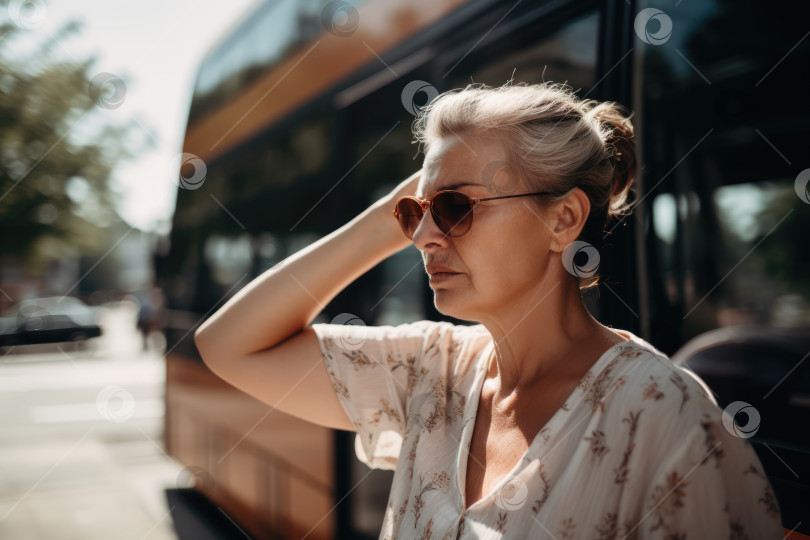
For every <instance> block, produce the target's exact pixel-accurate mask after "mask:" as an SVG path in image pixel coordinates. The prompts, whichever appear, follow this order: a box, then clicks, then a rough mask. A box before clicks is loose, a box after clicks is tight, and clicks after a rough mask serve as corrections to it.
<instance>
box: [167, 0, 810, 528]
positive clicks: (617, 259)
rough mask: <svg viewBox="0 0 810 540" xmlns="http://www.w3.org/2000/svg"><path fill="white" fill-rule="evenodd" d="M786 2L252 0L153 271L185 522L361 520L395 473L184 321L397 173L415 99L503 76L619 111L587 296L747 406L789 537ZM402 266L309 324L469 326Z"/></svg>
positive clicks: (800, 417)
mask: <svg viewBox="0 0 810 540" xmlns="http://www.w3.org/2000/svg"><path fill="white" fill-rule="evenodd" d="M794 11H796V10H794ZM795 15H796V13H794V12H793V11H791V10H790V9H788V8H785V9H780V10H779V11H778V12H777V11H771V10H769V9H768V8H767V5H766V3H765V2H764V0H761V1H755V2H742V3H741V2H729V1H722V0H707V1H702V2H688V1H687V2H663V1H661V2H658V1H630V0H628V1H619V0H614V1H586V0H581V1H578V2H573V1H567V0H551V1H534V2H530V1H525V2H522V1H520V0H517V1H515V2H496V1H489V0H479V1H463V0H431V1H427V0H425V1H422V0H417V1H413V0H412V1H409V2H406V1H402V0H397V1H383V0H376V1H375V0H366V1H362V0H359V1H354V2H325V1H321V2H318V1H315V2H299V1H296V0H278V1H268V2H265V3H262V4H260V5H258V6H257V7H256V8H255V9H254V11H253V12H251V13H250V14H249V15H248V16H246V17H245V18H244V19H243V20H242V22H240V23H239V24H238V25H237V26H235V27H234V28H232V29H230V31H228V32H227V35H225V36H224V37H223V39H221V40H220V41H219V43H218V44H216V45H215V46H214V47H213V48H212V49H211V50H210V52H209V54H207V56H206V57H205V59H204V60H203V61H202V63H201V65H200V67H199V71H198V74H197V79H196V83H195V88H194V93H193V99H192V102H191V106H190V110H189V112H188V124H187V127H186V133H185V139H184V146H183V153H184V154H183V158H182V160H181V162H182V165H181V167H180V171H179V172H180V174H179V178H180V180H179V188H178V191H177V206H176V211H175V214H174V218H173V228H172V232H171V236H170V245H169V248H168V254H167V255H166V256H165V259H163V260H162V261H161V263H160V265H159V271H158V280H159V283H158V285H159V286H161V287H162V288H163V290H164V291H165V294H166V298H167V307H168V308H169V313H170V317H169V320H168V323H167V326H166V328H165V333H166V338H167V343H168V345H167V355H166V369H167V383H166V385H167V386H166V426H165V428H166V431H165V440H166V445H167V449H168V452H169V453H170V454H171V455H172V456H173V457H175V458H176V459H177V460H179V461H180V462H182V463H183V464H184V465H186V466H187V472H188V473H189V476H190V477H193V478H194V482H189V484H192V483H193V484H194V487H190V488H183V487H181V488H178V489H177V490H170V491H171V492H170V493H169V497H170V499H171V504H172V505H173V507H174V510H173V517H174V520H175V523H176V525H177V527H178V531H180V532H181V537H183V534H185V533H184V532H183V531H191V530H197V531H198V533H199V531H203V530H207V531H227V530H231V531H232V532H231V533H227V532H222V533H221V534H220V537H223V536H227V535H228V534H234V535H235V536H234V537H239V538H241V537H243V536H240V535H239V532H236V531H240V532H242V533H244V534H245V535H248V536H250V537H252V538H303V537H306V538H312V539H316V538H376V537H377V536H378V534H379V528H380V524H381V523H382V517H383V512H384V508H385V504H386V501H387V496H388V491H389V488H390V482H391V478H392V476H393V473H392V472H391V471H382V470H373V471H372V470H369V469H368V468H367V467H366V466H365V465H363V464H361V462H360V461H358V460H357V458H356V456H355V434H354V433H351V432H345V431H339V430H331V429H327V428H323V427H320V426H316V425H313V424H309V423H306V422H304V421H302V420H299V419H296V418H294V417H291V416H289V415H286V414H284V413H281V412H278V411H274V410H272V409H271V408H270V407H268V406H267V405H265V404H263V403H260V402H259V401H257V400H255V399H254V398H252V397H250V396H248V395H245V394H243V393H242V392H240V391H239V390H237V389H235V388H233V387H231V386H230V385H228V384H227V383H225V382H223V381H221V380H220V379H219V378H218V377H216V376H215V375H213V374H212V373H211V372H210V371H209V370H208V369H207V367H206V366H205V365H204V364H203V362H202V361H201V359H200V357H199V355H198V353H197V351H196V349H195V345H194V342H193V339H192V338H193V332H194V330H195V329H196V328H197V326H198V325H199V324H200V323H201V322H202V321H203V320H205V318H206V317H208V316H209V315H210V314H211V313H213V312H214V311H215V310H216V309H217V308H218V307H219V306H221V305H222V304H223V303H224V302H225V301H226V300H227V299H228V298H230V297H231V296H232V295H233V294H235V293H236V292H237V291H238V290H239V289H240V288H241V287H243V286H245V285H246V284H247V283H249V282H250V281H251V280H252V279H253V278H255V277H256V276H258V275H259V274H261V273H262V272H264V271H265V270H266V269H268V268H270V267H272V266H274V265H275V264H277V263H278V262H280V261H282V260H283V259H284V258H285V257H287V256H289V255H291V254H293V253H295V252H297V251H299V250H300V249H302V248H303V247H305V246H307V245H309V244H310V243H312V242H313V241H315V240H317V239H318V238H321V237H323V236H325V235H327V234H329V233H330V232H332V231H334V230H335V229H337V228H339V227H341V226H343V225H344V224H345V223H346V222H348V221H349V220H351V219H352V218H353V217H355V216H356V215H357V214H358V213H360V212H362V211H363V210H364V209H366V208H367V207H368V206H369V205H370V204H371V203H372V202H374V201H376V200H377V199H379V198H380V197H381V196H383V195H384V194H386V193H388V192H389V191H390V190H391V189H392V188H393V187H394V186H395V185H397V184H398V183H399V182H400V181H401V180H402V179H404V178H406V177H407V176H409V175H410V174H412V173H413V172H415V171H416V170H418V168H419V167H420V166H421V157H420V156H417V155H416V153H417V148H416V146H415V145H413V144H411V141H412V136H411V131H410V128H411V123H412V121H413V119H414V115H415V114H418V112H419V107H420V106H423V105H424V104H425V103H427V101H428V100H429V99H432V97H433V96H435V95H436V94H438V93H440V92H444V91H446V90H449V89H453V88H460V87H464V86H466V85H467V84H469V83H471V82H475V83H485V84H487V85H490V86H500V85H502V84H504V83H505V82H506V81H507V80H509V79H510V78H512V77H514V79H515V81H518V82H527V83H530V84H531V83H538V82H544V81H551V82H565V83H568V84H569V85H570V86H572V87H573V88H574V89H575V90H578V95H579V96H580V97H587V98H593V99H598V100H611V101H617V102H619V103H621V104H623V105H626V106H627V107H629V108H630V109H631V110H633V111H634V116H633V118H632V120H633V123H634V125H635V128H636V135H637V137H636V138H637V144H638V149H639V163H640V167H639V171H638V175H637V177H636V181H635V187H634V191H633V195H632V200H633V201H634V203H635V210H634V212H633V214H632V216H630V217H629V218H626V219H624V220H622V221H619V222H615V223H612V224H611V225H610V226H609V227H607V228H606V234H605V237H604V242H603V244H602V245H598V246H596V247H597V248H598V249H599V250H600V252H601V254H602V257H601V267H600V271H601V273H602V275H603V276H604V277H603V283H602V284H601V285H600V286H599V287H597V288H594V289H590V290H588V291H587V292H586V293H585V300H586V304H587V306H588V308H589V310H590V311H591V313H592V314H593V315H594V317H596V318H597V319H598V320H599V321H600V322H602V323H603V324H606V325H610V326H613V327H616V328H624V329H628V330H630V331H632V332H634V333H636V334H637V335H639V336H640V337H642V338H644V339H646V340H648V341H649V342H651V343H652V344H654V345H655V346H656V347H658V348H659V349H661V350H662V351H663V352H665V353H667V354H669V355H670V356H671V357H672V359H673V361H675V362H676V363H681V364H683V365H685V366H688V367H690V368H691V369H692V370H694V371H695V372H696V373H698V374H699V375H700V376H701V377H702V378H703V379H704V380H705V381H706V382H707V383H708V385H709V386H710V388H711V390H712V391H713V392H714V393H715V396H716V399H717V401H718V404H719V405H720V407H723V408H725V407H727V406H729V405H730V404H733V403H735V402H743V403H745V404H746V405H749V406H750V407H751V408H749V409H748V411H747V412H746V413H745V414H748V419H747V420H746V418H745V414H743V415H742V416H741V417H740V418H737V417H735V418H734V419H735V421H737V422H738V423H739V424H740V425H742V424H745V425H747V426H749V427H750V426H751V424H752V423H756V426H755V427H756V433H755V434H753V435H752V436H751V437H750V438H749V439H748V440H749V441H750V442H751V443H752V445H753V446H754V448H755V449H756V451H757V453H758V455H759V457H760V459H761V460H762V463H763V466H764V467H765V469H766V472H767V473H768V475H769V477H770V480H771V482H772V485H773V487H774V491H775V494H776V496H777V498H778V501H779V504H780V507H781V510H782V514H783V527H784V528H785V532H786V533H787V532H789V531H793V532H792V537H794V538H799V537H802V534H801V533H805V534H810V532H809V531H810V513H808V508H807V501H808V500H810V459H808V449H810V438H809V437H810V435H808V426H810V421H808V420H809V419H810V415H808V406H810V361H807V360H806V359H807V356H808V355H810V271H809V270H808V269H810V255H808V253H810V250H808V249H806V245H807V244H806V238H807V236H806V235H807V234H808V233H809V232H810V191H808V175H810V169H808V167H809V166H810V165H808V162H807V157H806V156H807V143H808V137H807V126H808V125H810V118H809V117H810V113H809V112H808V109H807V107H806V106H801V105H799V106H794V105H790V103H791V101H790V100H791V99H793V98H797V97H798V96H800V95H802V90H801V88H802V87H801V85H800V82H799V80H797V79H800V74H802V73H806V71H807V67H808V65H810V39H806V38H807V37H808V34H807V33H806V32H807V29H806V24H805V21H804V19H803V18H802V17H800V16H795ZM797 101H798V99H797ZM802 156H805V157H804V158H803V157H802ZM392 219H393V218H392ZM802 231H804V232H802ZM803 239H804V240H803ZM421 264H422V262H421V257H420V254H419V252H418V251H417V250H416V248H415V247H413V246H410V247H409V248H407V249H405V250H403V251H401V252H399V253H397V254H396V255H395V256H392V257H390V258H389V259H387V260H386V261H384V262H383V263H381V264H379V265H378V266H377V267H375V268H373V269H372V270H371V271H369V272H368V273H366V274H365V275H364V276H363V277H362V278H360V279H358V280H357V281H356V282H354V283H353V284H351V285H350V286H349V287H348V288H347V289H345V290H344V291H343V292H342V293H341V294H340V295H338V296H337V297H336V298H335V299H334V300H333V301H332V302H331V303H330V304H329V305H327V306H325V307H324V309H323V311H322V313H321V314H320V315H319V316H318V318H317V319H316V320H315V322H325V323H328V322H331V321H333V320H334V319H335V318H336V317H338V316H342V315H343V314H350V315H352V316H354V317H359V318H360V319H362V321H363V322H364V323H365V324H367V325H382V324H391V325H396V324H400V323H404V322H413V321H416V320H420V319H431V320H436V321H439V320H449V321H451V322H453V323H455V324H465V321H457V320H453V319H448V318H447V317H445V316H443V315H442V314H441V313H439V312H437V311H436V310H435V308H434V306H433V302H432V292H431V290H430V288H429V286H428V284H427V280H426V276H425V273H424V272H421V271H419V266H420V265H421ZM414 268H416V271H413V270H414ZM267 309H274V306H267ZM195 527H196V529H195ZM229 527H230V529H229ZM210 534H214V533H210ZM207 537H209V536H205V535H203V534H202V533H199V534H198V535H197V536H196V538H207ZM210 537H212V538H213V537H216V535H215V534H214V535H213V536H210Z"/></svg>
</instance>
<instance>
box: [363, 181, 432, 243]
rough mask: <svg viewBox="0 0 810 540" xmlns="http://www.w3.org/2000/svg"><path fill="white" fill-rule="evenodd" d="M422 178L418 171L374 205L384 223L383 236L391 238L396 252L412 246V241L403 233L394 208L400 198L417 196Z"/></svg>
mask: <svg viewBox="0 0 810 540" xmlns="http://www.w3.org/2000/svg"><path fill="white" fill-rule="evenodd" d="M421 176H422V170H421V169H420V170H418V171H416V172H415V173H413V174H412V175H410V176H409V177H408V178H406V179H405V180H403V181H402V182H400V184H399V185H398V186H397V187H395V188H394V189H393V190H392V191H391V193H389V194H388V195H386V196H384V197H382V198H381V199H380V200H378V201H377V202H376V203H374V205H373V206H374V207H375V208H374V210H373V211H374V213H375V214H379V216H380V219H381V220H382V222H383V223H384V225H383V226H382V227H380V228H379V232H380V233H381V234H386V235H387V236H388V237H389V238H390V241H389V245H390V246H393V247H394V249H395V250H396V251H399V250H400V249H403V248H406V247H408V246H409V245H411V240H410V239H409V238H408V237H407V236H405V235H404V234H403V233H402V229H401V228H400V226H399V224H398V223H397V221H396V219H395V218H394V207H395V206H396V202H397V200H399V198H400V197H406V196H410V197H413V196H414V195H415V194H416V188H417V186H418V184H419V178H421Z"/></svg>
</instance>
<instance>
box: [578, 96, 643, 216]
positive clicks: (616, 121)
mask: <svg viewBox="0 0 810 540" xmlns="http://www.w3.org/2000/svg"><path fill="white" fill-rule="evenodd" d="M583 105H584V107H585V111H584V116H585V117H590V118H592V119H593V120H594V121H596V122H598V124H599V130H600V131H601V132H602V134H603V135H604V140H605V147H606V150H607V152H608V156H607V157H608V159H609V160H610V161H611V163H612V164H613V167H614V171H613V179H612V181H611V185H612V192H611V197H610V204H609V205H608V217H609V218H610V217H614V216H618V215H622V214H624V213H625V212H626V211H627V210H628V209H629V207H630V205H629V204H627V196H628V194H629V191H630V187H631V186H632V184H633V179H634V177H635V174H636V149H635V145H634V144H633V138H634V137H635V132H634V129H633V124H632V122H631V121H630V118H631V117H632V116H633V115H632V114H631V113H630V111H628V109H627V108H626V107H624V106H623V105H621V104H619V103H616V102H613V101H605V102H601V103H600V102H597V101H594V100H587V101H586V102H583Z"/></svg>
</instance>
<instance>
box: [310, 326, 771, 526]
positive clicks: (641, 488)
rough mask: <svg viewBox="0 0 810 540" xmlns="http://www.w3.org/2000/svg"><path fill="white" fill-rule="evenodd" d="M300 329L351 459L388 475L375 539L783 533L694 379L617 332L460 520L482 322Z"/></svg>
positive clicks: (754, 474)
mask: <svg viewBox="0 0 810 540" xmlns="http://www.w3.org/2000/svg"><path fill="white" fill-rule="evenodd" d="M312 328H313V330H314V331H315V333H316V335H317V337H318V340H319V344H320V347H321V350H322V352H323V359H324V362H325V364H326V367H327V370H328V372H329V377H330V378H331V381H332V384H333V385H334V387H335V390H336V392H337V394H338V396H339V400H340V402H341V404H342V405H343V408H344V409H345V410H346V414H347V415H348V417H349V418H350V419H351V421H352V423H353V424H354V427H355V429H356V431H357V438H356V441H355V449H356V453H357V457H358V458H359V459H360V460H361V461H362V462H363V463H365V464H366V465H368V466H369V467H371V468H379V469H394V470H395V473H394V478H393V484H392V486H391V492H390V495H389V498H388V504H387V507H386V512H385V519H384V522H383V524H382V530H381V532H380V538H381V539H389V538H419V539H434V540H445V539H456V538H482V539H488V538H515V539H525V538H544V539H545V538H549V539H558V540H563V539H569V538H588V539H594V540H606V539H613V538H645V539H646V538H660V539H676V538H677V539H705V538H712V539H714V538H741V539H742V538H751V539H754V538H756V539H770V538H782V525H781V522H782V520H781V515H780V509H779V505H778V503H777V500H776V498H775V496H774V493H773V490H772V487H771V485H770V482H769V481H768V479H767V477H766V476H765V475H764V473H763V467H762V464H761V463H760V461H759V459H758V457H757V455H756V453H755V452H754V450H753V448H752V446H751V444H750V443H749V442H748V440H747V439H744V438H739V437H737V436H735V435H733V434H732V433H730V432H729V431H728V430H727V429H726V428H725V427H724V425H723V422H722V410H721V409H720V408H719V407H718V405H717V403H716V401H715V400H714V398H713V397H712V395H711V392H710V391H709V390H708V387H707V386H706V385H705V383H704V382H703V381H702V380H701V379H700V378H699V377H698V376H697V375H696V374H694V373H693V372H691V371H689V370H687V369H684V368H682V367H679V366H676V365H675V364H673V363H672V361H671V360H670V359H669V358H668V357H667V356H666V355H665V354H663V353H662V352H660V351H658V350H657V349H655V348H654V347H653V346H652V345H650V344H649V343H647V342H646V341H644V340H642V339H641V338H639V337H637V336H635V335H634V334H632V333H630V332H627V334H628V335H630V336H631V337H632V339H631V340H630V341H625V342H623V343H618V344H616V345H614V346H613V347H611V348H610V349H608V350H607V351H606V352H605V353H604V354H602V356H601V357H600V358H599V359H598V360H597V362H596V363H595V364H594V365H593V367H591V369H590V370H589V371H588V373H587V374H586V375H585V376H584V377H583V378H582V379H581V381H580V382H579V385H578V386H577V388H575V389H574V391H573V392H572V393H571V395H570V396H568V399H567V400H566V402H565V404H564V405H563V406H562V408H561V409H559V410H558V411H557V412H556V413H555V414H554V415H553V416H552V418H551V419H550V420H549V421H548V423H547V424H546V425H545V426H544V427H543V428H542V429H541V430H540V431H539V432H538V433H537V435H536V437H535V438H534V440H533V441H532V442H531V444H530V445H529V448H528V450H527V451H526V452H525V454H524V455H523V457H522V459H520V461H518V462H517V464H516V465H515V466H514V468H513V469H512V471H511V472H510V473H509V474H507V475H506V476H504V477H503V478H502V479H501V481H500V482H499V483H498V484H497V485H496V486H495V487H494V488H493V489H492V491H491V492H490V493H488V494H486V495H484V497H483V498H482V499H481V500H479V501H476V502H475V503H473V504H472V505H471V506H470V507H469V508H467V509H466V511H465V501H464V493H465V488H464V484H465V479H466V467H467V457H468V453H469V448H470V444H471V437H472V431H473V427H474V424H475V417H476V414H477V410H478V404H479V397H480V393H481V387H482V385H483V383H484V379H485V375H486V373H487V368H488V361H489V358H490V355H491V354H492V352H493V348H494V346H493V342H492V337H491V336H490V334H489V332H488V331H487V330H486V328H485V327H484V326H483V325H481V324H479V325H474V326H464V325H453V324H452V323H449V322H446V321H442V322H435V321H427V320H423V321H417V322H414V323H407V324H401V325H398V326H356V325H338V324H313V325H312Z"/></svg>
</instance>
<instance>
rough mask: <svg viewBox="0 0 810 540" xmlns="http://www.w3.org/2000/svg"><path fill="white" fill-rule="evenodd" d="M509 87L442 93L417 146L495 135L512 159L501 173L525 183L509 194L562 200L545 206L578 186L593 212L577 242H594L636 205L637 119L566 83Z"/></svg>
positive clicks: (418, 124)
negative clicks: (581, 94)
mask: <svg viewBox="0 0 810 540" xmlns="http://www.w3.org/2000/svg"><path fill="white" fill-rule="evenodd" d="M511 83H512V80H510V81H508V82H507V83H506V84H505V85H504V86H501V87H496V88H493V87H488V86H486V85H483V84H480V83H476V84H470V85H467V87H466V88H464V89H457V90H450V91H447V92H445V93H443V94H441V95H439V96H438V97H436V98H435V99H434V100H433V101H431V102H430V103H429V104H428V105H427V106H425V107H424V108H423V110H422V113H421V114H419V115H418V116H417V117H416V119H415V120H414V123H413V126H412V130H413V134H414V137H415V138H416V141H414V142H418V143H422V144H424V148H423V151H424V152H425V154H427V152H428V150H429V149H430V146H431V145H432V144H433V143H434V142H436V141H437V140H438V139H440V138H442V137H450V136H458V135H460V134H462V133H463V134H473V135H475V134H483V135H486V136H494V137H496V138H497V139H498V140H500V141H501V143H502V145H503V148H504V151H505V155H506V163H504V164H502V166H499V167H497V168H499V169H500V168H507V169H508V170H509V171H510V172H511V173H512V176H513V178H516V179H517V181H518V182H519V183H521V185H520V186H511V188H513V189H511V190H510V192H511V191H514V192H515V193H517V190H516V189H514V188H517V187H521V188H523V189H526V190H528V191H532V192H533V191H545V190H548V191H553V192H554V193H555V195H556V194H560V195H559V196H552V197H532V198H531V199H532V200H534V201H535V202H536V203H537V204H538V205H539V206H545V205H548V204H554V203H556V202H558V201H560V200H562V199H563V198H565V197H566V196H567V195H568V193H570V191H571V190H573V189H574V188H579V189H581V190H582V191H583V192H584V193H585V194H586V195H587V196H588V199H589V200H590V203H591V212H590V215H589V217H588V220H587V222H586V224H585V226H584V227H583V229H582V232H581V234H580V236H579V238H578V239H579V240H583V241H585V242H588V243H591V244H593V243H594V242H596V241H597V240H598V238H597V237H598V236H599V234H600V232H602V231H603V229H604V227H605V226H606V225H607V224H608V223H609V222H610V220H611V219H613V218H615V217H620V216H624V215H627V214H628V213H629V211H630V209H631V207H632V205H631V204H630V203H628V200H627V199H628V194H629V192H630V187H631V184H632V182H633V178H634V176H635V172H636V152H635V148H634V145H633V140H632V139H633V136H634V134H633V125H632V124H631V123H630V117H631V116H632V115H630V114H627V113H628V111H627V109H626V108H625V107H623V106H622V105H619V104H618V103H615V102H601V103H600V102H598V101H596V100H590V99H589V100H582V99H580V98H578V97H577V96H576V95H575V93H574V92H573V90H572V89H571V88H570V87H568V86H567V85H563V84H558V83H543V84H532V85H527V84H526V83H518V84H516V85H513V84H511ZM488 168H489V167H488ZM485 174H487V173H486V172H485ZM489 174H492V171H490V173H489ZM486 180H487V179H485V181H486ZM488 187H489V186H488ZM498 191H503V190H502V189H499V190H498ZM599 277H600V276H599V275H598V274H594V275H593V276H590V277H585V278H578V280H579V287H580V289H586V288H588V287H591V286H594V285H597V284H598V282H599Z"/></svg>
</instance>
